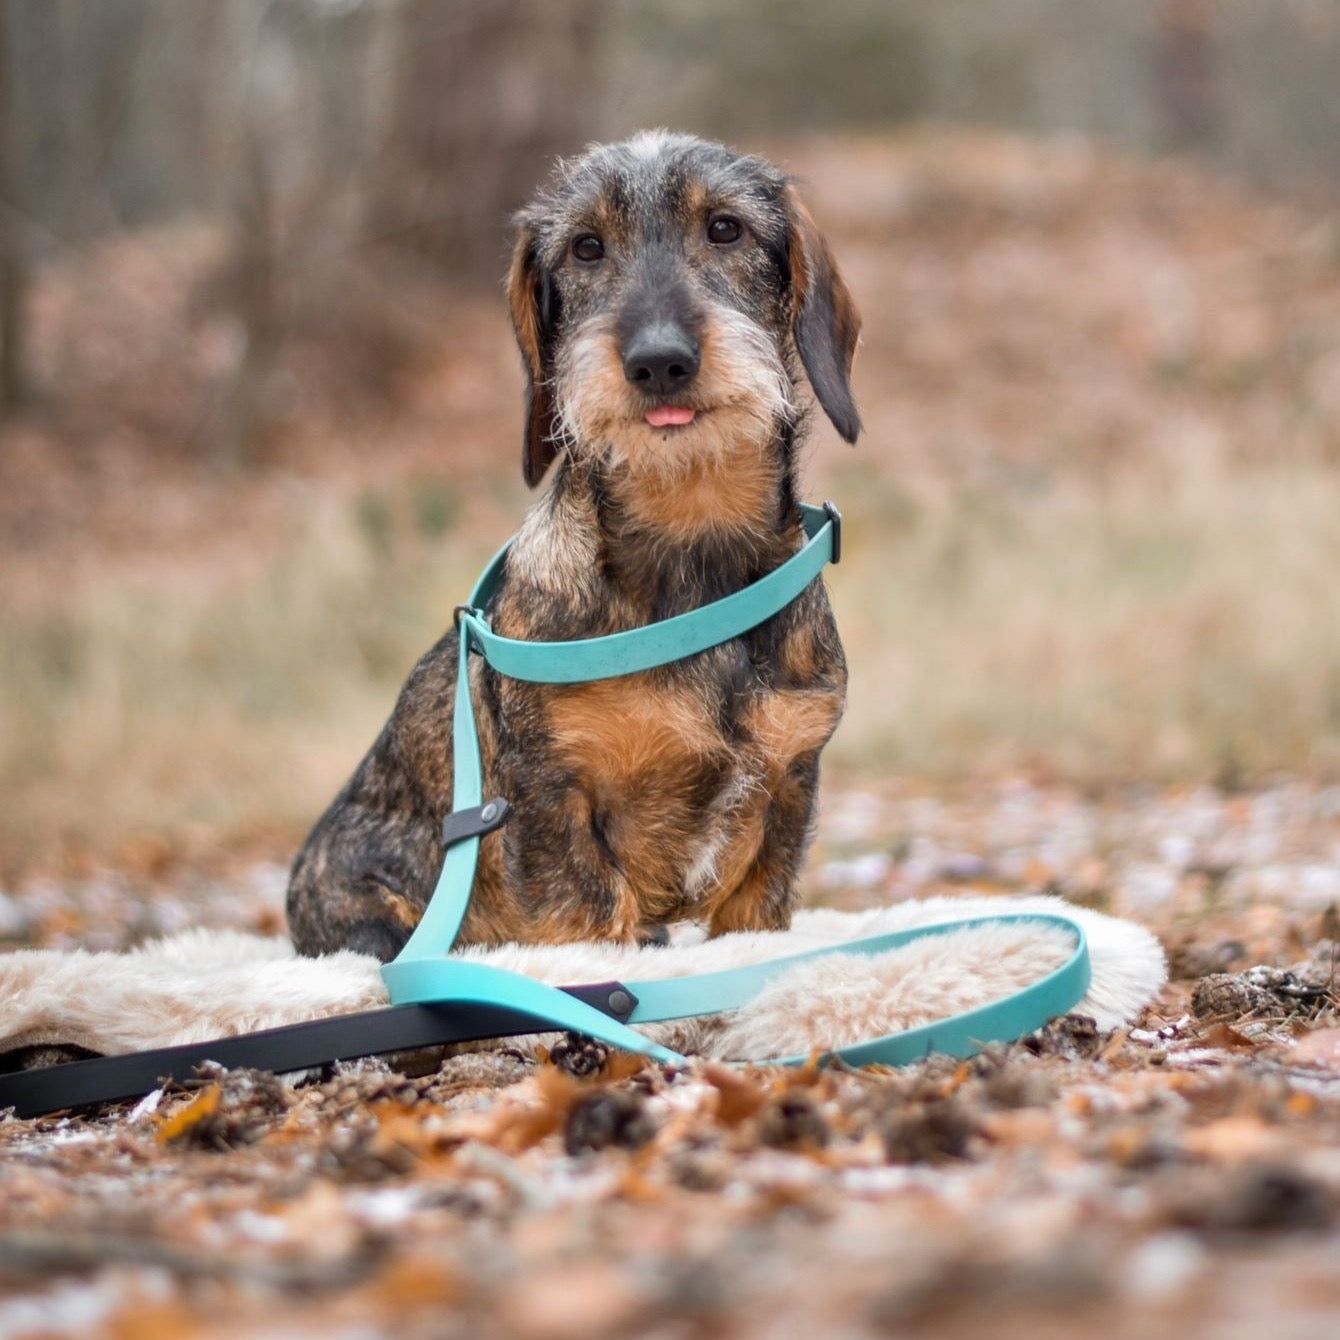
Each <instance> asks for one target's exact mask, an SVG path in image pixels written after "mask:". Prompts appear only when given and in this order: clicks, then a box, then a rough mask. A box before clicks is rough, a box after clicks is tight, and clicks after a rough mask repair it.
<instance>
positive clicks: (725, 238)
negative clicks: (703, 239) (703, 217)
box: [707, 214, 744, 247]
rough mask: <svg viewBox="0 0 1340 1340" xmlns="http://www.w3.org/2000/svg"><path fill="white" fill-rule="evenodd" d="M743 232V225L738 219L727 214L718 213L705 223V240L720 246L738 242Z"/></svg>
mask: <svg viewBox="0 0 1340 1340" xmlns="http://www.w3.org/2000/svg"><path fill="white" fill-rule="evenodd" d="M743 233H744V227H743V225H742V224H741V223H740V220H739V219H733V218H731V216H730V215H729V214H718V215H717V216H716V218H714V219H712V220H711V221H710V222H709V223H708V225H707V240H708V241H709V242H715V243H716V244H717V245H718V246H722V247H724V246H728V245H729V244H730V243H731V242H738V241H739V240H740V238H741V236H742V235H743Z"/></svg>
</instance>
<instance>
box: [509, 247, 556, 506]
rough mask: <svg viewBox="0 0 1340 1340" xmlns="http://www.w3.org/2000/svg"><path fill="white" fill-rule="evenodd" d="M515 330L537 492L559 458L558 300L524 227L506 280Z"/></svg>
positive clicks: (527, 454) (525, 466)
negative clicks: (553, 366) (554, 360)
mask: <svg viewBox="0 0 1340 1340" xmlns="http://www.w3.org/2000/svg"><path fill="white" fill-rule="evenodd" d="M507 299H508V302H509V303H510V305H511V308H512V326H513V328H514V329H515V331H516V342H517V344H518V345H520V346H521V358H522V361H523V362H524V363H525V366H526V440H525V445H524V446H523V447H522V450H521V472H522V474H523V475H524V476H525V479H526V483H527V484H529V485H530V487H531V488H534V487H535V486H536V485H537V484H538V483H539V482H540V480H541V479H543V478H544V472H545V471H546V470H547V469H548V468H549V464H550V462H551V461H552V460H553V459H554V457H555V456H556V455H557V454H558V443H557V441H556V438H557V435H558V411H557V409H556V407H555V405H554V392H553V386H552V378H551V376H550V363H551V356H552V348H553V327H554V321H555V317H556V315H557V306H558V295H557V293H555V291H554V287H553V281H552V280H551V279H550V278H549V276H548V275H547V274H546V273H545V271H544V269H543V267H542V266H541V265H540V262H539V257H538V255H537V254H536V236H535V230H534V229H533V228H532V227H530V226H529V225H528V224H525V223H523V224H522V225H521V229H520V231H519V233H518V234H517V239H516V247H515V249H514V250H513V252H512V267H511V269H510V271H509V272H508V275H507Z"/></svg>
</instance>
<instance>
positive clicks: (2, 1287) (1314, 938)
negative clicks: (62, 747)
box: [0, 781, 1340, 1340]
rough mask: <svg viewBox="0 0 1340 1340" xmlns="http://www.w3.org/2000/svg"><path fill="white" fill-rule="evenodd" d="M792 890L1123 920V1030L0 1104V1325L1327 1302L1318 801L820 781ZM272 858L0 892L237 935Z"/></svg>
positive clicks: (381, 1323)
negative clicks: (797, 1065) (65, 1106)
mask: <svg viewBox="0 0 1340 1340" xmlns="http://www.w3.org/2000/svg"><path fill="white" fill-rule="evenodd" d="M807 886H808V887H809V888H811V889H812V890H813V892H814V900H815V901H819V902H823V903H826V904H829V905H833V906H840V907H848V908H859V907H867V906H871V905H874V904H876V903H880V902H886V901H889V900H893V899H900V898H908V897H917V896H926V895H929V894H932V893H946V892H948V893H952V892H965V893H966V892H977V893H980V892H988V893H1011V892H1036V891H1039V890H1051V891H1054V892H1060V893H1062V894H1064V895H1065V896H1067V897H1068V898H1070V899H1072V900H1073V901H1076V902H1078V903H1080V904H1082V905H1086V906H1092V907H1097V908H1101V909H1103V910H1106V911H1109V912H1113V913H1115V914H1118V915H1124V916H1129V917H1134V918H1136V919H1138V920H1140V921H1142V922H1143V923H1145V924H1146V925H1149V926H1152V927H1154V928H1155V929H1156V930H1157V931H1158V933H1159V935H1160V937H1161V939H1162V941H1163V943H1164V945H1165V948H1166V949H1167V951H1168V955H1169V961H1170V971H1171V978H1170V981H1169V983H1168V985H1167V986H1166V987H1165V988H1164V989H1163V990H1162V991H1161V992H1160V994H1159V995H1158V997H1157V999H1156V1000H1155V1001H1154V1002H1153V1004H1152V1005H1151V1007H1150V1009H1149V1010H1148V1011H1147V1012H1146V1013H1145V1014H1144V1015H1143V1016H1142V1017H1140V1018H1138V1019H1136V1020H1133V1021H1132V1022H1131V1026H1129V1027H1127V1028H1122V1029H1118V1030H1117V1031H1116V1032H1114V1033H1110V1034H1103V1033H1098V1032H1097V1031H1096V1030H1095V1029H1094V1028H1093V1026H1092V1023H1091V1021H1087V1020H1084V1019H1082V1018H1079V1017H1076V1016H1070V1017H1067V1018H1066V1019H1063V1020H1060V1021H1058V1022H1057V1023H1056V1024H1054V1025H1053V1026H1051V1027H1050V1028H1049V1029H1048V1030H1047V1031H1046V1032H1045V1033H1043V1034H1042V1035H1040V1036H1039V1037H1037V1038H1035V1039H1032V1040H1030V1041H1028V1042H1026V1043H1023V1044H1019V1045H1016V1046H1013V1047H1009V1048H1000V1049H996V1050H994V1051H992V1052H990V1053H988V1054H986V1055H984V1056H982V1057H980V1058H978V1059H977V1060H975V1061H971V1062H962V1063H959V1062H952V1061H947V1060H937V1059H932V1060H929V1061H927V1062H925V1063H923V1064H921V1065H918V1066H915V1067H911V1068H908V1069H905V1070H901V1071H882V1070H868V1071H863V1072H858V1071H833V1070H809V1071H801V1072H786V1071H777V1070H767V1069H759V1070H754V1071H744V1072H741V1071H734V1070H728V1069H726V1068H725V1067H721V1066H719V1065H713V1064H703V1063H695V1065H694V1066H693V1068H692V1069H690V1070H688V1071H686V1072H680V1073H673V1074H672V1073H668V1072H664V1071H662V1070H660V1069H658V1068H656V1067H652V1066H645V1067H644V1066H642V1065H640V1064H638V1063H632V1062H629V1060H628V1058H626V1057H621V1056H617V1055H616V1056H610V1055H608V1054H604V1053H603V1052H601V1051H600V1050H599V1049H592V1048H580V1047H577V1048H574V1047H571V1046H568V1047H563V1048H558V1049H556V1050H555V1051H554V1052H553V1053H552V1054H551V1056H550V1059H549V1060H548V1061H547V1062H545V1063H542V1064H541V1063H537V1062H535V1061H533V1060H528V1059H525V1058H523V1057H521V1056H520V1055H519V1054H517V1053H512V1052H509V1051H508V1050H507V1049H506V1048H505V1047H502V1048H500V1049H498V1050H494V1051H490V1052H485V1053H481V1054H475V1055H465V1056H457V1057H454V1058H449V1059H446V1060H442V1059H441V1057H440V1055H437V1054H421V1055H418V1056H416V1057H415V1058H413V1060H412V1064H403V1063H402V1065H401V1067H400V1068H396V1066H395V1065H394V1064H389V1063H387V1062H382V1061H367V1062H361V1063H355V1064H349V1065H341V1066H339V1067H336V1068H334V1070H332V1071H330V1072H327V1073H325V1074H322V1075H320V1076H316V1077H314V1078H312V1079H310V1080H309V1081H308V1082H306V1083H304V1084H301V1085H297V1086H294V1085H289V1084H284V1083H280V1082H278V1081H276V1080H274V1079H273V1078H272V1077H269V1076H266V1075H263V1074H260V1073H256V1072H249V1071H237V1072H231V1073H218V1074H206V1075H203V1076H202V1077H201V1079H200V1080H199V1081H198V1082H197V1083H195V1084H192V1085H190V1086H187V1087H185V1088H182V1087H173V1088H171V1089H169V1090H167V1091H159V1092H157V1093H155V1094H153V1095H151V1096H150V1097H149V1098H148V1099H146V1100H145V1101H143V1102H141V1103H138V1104H131V1103H126V1104H122V1105H120V1106H117V1107H114V1108H111V1109H107V1110H104V1111H101V1112H98V1113H92V1114H83V1115H78V1114H77V1115H68V1116H56V1117H51V1118H44V1119H38V1120H33V1121H18V1120H14V1119H12V1118H11V1119H8V1120H3V1121H0V1159H3V1164H4V1176H3V1181H2V1186H3V1190H0V1335H3V1336H6V1337H11V1336H15V1337H17V1336H75V1335H79V1336H89V1335H107V1336H126V1337H131V1336H133V1337H137V1338H138V1337H153V1336H159V1335H162V1336H168V1335H172V1336H178V1337H193V1336H219V1337H225V1336H234V1335H238V1334H246V1335H257V1336H263V1335H276V1336H290V1335H291V1336H306V1335H313V1336H315V1335H321V1336H325V1337H337V1336H350V1337H354V1336H362V1335H372V1334H384V1333H387V1332H389V1331H392V1330H394V1332H395V1333H396V1334H398V1335H405V1336H416V1335H423V1336H455V1335H460V1336H470V1335H480V1334H486V1335H490V1336H498V1337H534V1338H535V1340H568V1338H569V1337H574V1338H575V1337H578V1336H590V1337H600V1336H611V1335H638V1336H666V1337H676V1336H687V1335H713V1336H722V1337H728V1336H763V1337H774V1336H776V1337H787V1336H799V1335H824V1336H828V1335H852V1336H858V1335H885V1334H893V1335H919V1334H935V1335H944V1336H960V1335H961V1336H965V1337H967V1336H987V1335H990V1336H996V1335H999V1336H1010V1337H1014V1336H1019V1337H1023V1336H1025V1335H1028V1336H1034V1337H1036V1336H1044V1337H1045V1336H1052V1335H1056V1336H1061V1335H1067V1336H1071V1335H1077V1334H1096V1333H1100V1332H1101V1333H1103V1334H1107V1335H1112V1336H1130V1337H1136V1336H1140V1337H1158V1336H1164V1335H1167V1336H1174V1335H1176V1336H1188V1335H1206V1336H1216V1337H1217V1336H1223V1337H1239V1336H1243V1337H1246V1336H1250V1335H1258V1334H1260V1333H1261V1332H1262V1331H1267V1330H1268V1331H1269V1332H1270V1333H1271V1334H1272V1335H1275V1336H1279V1337H1281V1340H1283V1338H1284V1337H1294V1336H1297V1337H1304V1336H1307V1337H1313V1336H1316V1335H1318V1334H1329V1333H1330V1332H1331V1331H1332V1330H1333V1329H1334V1327H1335V1325H1336V1323H1337V1320H1340V1282H1338V1281H1337V1279H1336V1277H1335V1271H1334V1262H1335V1260H1336V1253H1337V1251H1340V980H1337V976H1336V968H1337V954H1340V917H1337V911H1336V900H1337V899H1340V789H1337V788H1334V787H1332V788H1329V789H1328V788H1319V787H1315V786H1309V785H1305V784H1301V783H1284V782H1281V783H1278V784H1276V785H1273V786H1270V787H1266V788H1262V789H1260V790H1257V791H1254V792H1251V793H1243V794H1234V795H1227V794H1223V793H1221V792H1219V791H1216V790H1214V789H1212V788H1196V789H1182V790H1166V789H1163V790H1160V789H1157V788H1140V787H1133V788H1126V789H1124V790H1122V791H1120V792H1114V793H1110V794H1108V795H1107V796H1106V797H1104V798H1103V799H1101V800H1097V799H1093V798H1086V797H1085V796H1084V795H1083V794H1081V793H1079V792H1076V791H1074V790H1071V789H1067V788H1062V787H1055V786H1053V787H1037V786H1033V785H1030V784H1028V783H1025V782H1019V781H1016V782H1011V783H1005V784H996V785H983V786H974V787H960V788H956V789H950V790H949V791H948V792H947V791H946V790H945V789H944V788H936V789H934V790H931V789H927V788H915V787H911V786H908V785H893V784H890V785H889V786H887V787H885V788H884V789H882V790H860V791H845V792H842V791H838V792H833V793H830V795H829V796H828V798H827V800H826V803H825V807H824V818H823V821H822V825H821V830H820V836H819V839H818V842H817V845H816V849H815V851H814V854H813V857H812V859H811V862H810V868H809V871H808V874H807ZM282 888H283V872H282V870H281V869H279V868H276V867H272V866H257V867H248V868H245V869H242V870H239V871H238V872H236V873H235V874H234V875H233V877H232V878H231V879H229V880H228V881H226V882H219V881H218V880H210V881H205V882H202V883H200V884H199V885H198V886H195V887H192V886H190V885H189V884H188V885H186V886H183V885H181V884H176V885H174V886H173V887H172V888H170V889H169V888H165V887H162V886H157V887H155V886H153V885H152V884H146V883H144V882H143V880H142V878H140V877H129V876H116V875H105V874H104V875H98V876H89V877H87V878H85V879H83V880H62V881H52V882H51V883H49V884H46V885H43V886H41V887H39V888H37V889H34V890H32V891H30V895H29V896H28V897H27V898H25V899H24V900H23V902H22V903H21V904H20V903H19V902H18V901H17V900H9V901H8V902H6V903H4V904H0V914H3V915H4V916H5V917H6V918H8V923H7V927H6V929H7V931H8V933H9V935H10V936H11V937H12V938H14V939H16V940H18V941H21V942H23V943H29V944H40V945H45V946H51V947H62V946H71V945H74V944H84V945H90V944H93V945H99V946H106V947H115V946H117V945H121V944H125V943H128V942H130V941H132V940H134V939H136V938H139V937H140V936H142V935H144V934H145V933H147V932H154V931H161V930H171V929H174V928H176V927H178V926H181V925H183V924H187V923H190V924H212V925H226V926H233V927H239V928H245V929H255V930H271V931H272V930H274V929H275V928H276V926H277V925H279V924H280V922H281V920H282V901H281V900H282Z"/></svg>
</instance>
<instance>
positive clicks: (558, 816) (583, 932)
mask: <svg viewBox="0 0 1340 1340" xmlns="http://www.w3.org/2000/svg"><path fill="white" fill-rule="evenodd" d="M514 793H515V794H516V795H517V796H518V799H517V803H516V804H515V806H514V816H515V817H514V819H513V822H512V823H511V824H510V825H509V827H508V829H507V830H506V838H505V849H506V853H507V855H506V865H507V869H508V874H509V876H510V877H511V882H512V883H513V884H514V885H515V887H516V889H517V894H518V896H517V897H516V899H515V900H514V902H513V906H515V907H516V908H517V909H518V911H519V913H520V915H521V916H522V917H524V918H525V921H524V924H520V925H517V926H508V927H490V928H489V934H488V938H490V939H518V940H530V941H534V942H537V943H542V944H552V943H561V942H564V941H571V940H618V941H623V942H629V943H631V942H632V941H633V940H634V939H635V937H636V935H637V933H638V930H639V926H640V921H641V916H640V913H639V909H638V901H637V898H636V896H635V895H634V892H633V889H632V887H631V885H630V883H629V880H628V878H627V875H626V873H625V872H624V870H623V868H622V866H621V864H620V862H619V860H618V857H617V856H616V855H615V853H614V851H613V850H612V848H611V846H610V844H609V841H608V839H607V836H606V834H605V832H604V828H603V823H602V820H601V816H600V814H599V811H598V810H597V809H596V807H595V806H593V805H592V803H591V800H590V798H589V797H588V796H587V795H586V794H585V792H584V791H583V790H582V789H581V787H580V786H578V785H576V784H573V783H572V782H571V781H570V780H567V781H563V782H560V781H558V780H557V779H554V780H553V781H552V782H550V781H549V780H548V779H545V778H543V777H538V778H536V777H532V778H530V779H528V782H527V783H525V784H521V785H518V786H517V787H516V788H515V790H514Z"/></svg>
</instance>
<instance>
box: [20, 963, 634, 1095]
mask: <svg viewBox="0 0 1340 1340" xmlns="http://www.w3.org/2000/svg"><path fill="white" fill-rule="evenodd" d="M563 990H564V991H565V992H566V993H567V994H568V995H570V996H575V997H576V998H577V999H578V1000H581V1001H585V1002H586V1004H588V1005H592V1006H594V1007H595V1008H596V1009H598V1010H599V1011H600V1012H601V1013H602V1014H607V1015H609V1016H610V1017H611V1018H613V1019H617V1020H619V1021H620V1022H621V1023H622V1022H623V1021H624V1020H626V1019H627V1018H628V1016H629V1015H630V1014H631V1013H632V1012H633V1010H634V1009H635V1008H636V1006H637V999H636V997H635V996H634V995H633V993H632V992H631V991H629V990H628V988H627V987H626V986H624V985H623V984H622V983H621V982H597V983H594V984H591V985H587V986H566V987H564V988H563ZM553 1028H554V1025H553V1024H552V1023H551V1022H549V1021H548V1020H546V1019H543V1018H540V1017H538V1016H536V1015H533V1014H529V1013H527V1012H526V1011H524V1010H516V1009H511V1008H509V1007H507V1006H503V1005H492V1004H488V1005H484V1004H473V1003H464V1002H445V1003H443V1004H441V1005H392V1006H390V1007H389V1008H387V1009H383V1010H368V1011H365V1012H364V1013H362V1014H339V1015H335V1016H334V1017H333V1018H330V1019H317V1020H314V1021H312V1022H311V1023H305V1024H286V1025H285V1026H284V1027H282V1028H267V1029H263V1030H262V1031H261V1032H259V1033H245V1034H242V1035H240V1036H238V1037H231V1038H214V1039H212V1040H210V1041H208V1042H191V1043H187V1044H185V1045H183V1046H180V1047H159V1048H157V1049H156V1050H154V1051H147V1052H132V1053H130V1054H129V1055H127V1056H103V1057H98V1058H97V1059H95V1060H89V1061H70V1062H67V1063H66V1064H65V1065H53V1066H46V1067H44V1068H43V1069H40V1070H20V1071H16V1072H15V1073H13V1074H9V1075H0V1111H3V1110H4V1109H5V1108H11V1107H12V1108H13V1109H14V1115H15V1116H17V1117H40V1116H44V1115H45V1114H46V1113H48V1112H57V1111H60V1110H62V1109H64V1108H74V1107H86V1106H88V1105H89V1104H91V1103H110V1102H116V1101H119V1100H121V1099H125V1098H138V1097H140V1096H142V1095H143V1094H146V1093H151V1092H152V1091H153V1090H154V1089H156V1088H158V1087H159V1086H160V1085H161V1084H163V1083H164V1082H165V1081H167V1080H170V1079H175V1080H184V1079H189V1078H190V1077H191V1075H192V1073H193V1071H194V1070H195V1068H196V1067H197V1066H199V1065H201V1064H202V1063H203V1062H205V1061H215V1062H217V1063H218V1064H219V1065H221V1066H227V1067H230V1068H231V1067H238V1066H250V1067H253V1068H255V1069H258V1070H272V1071H275V1072H276V1073H279V1074H283V1073H284V1072H286V1071H291V1070H308V1069H311V1068H312V1067H314V1066H323V1065H330V1064H331V1063H333V1062H335V1061H344V1060H351V1059H353V1058H354V1057H358V1056H381V1055H384V1054H385V1053H387V1052H399V1051H413V1050H415V1049H416V1048H419V1047H440V1046H445V1045H447V1044H449V1043H453V1042H480V1041H483V1040H485V1039H488V1038H507V1037H519V1036H521V1035H522V1034H526V1033H548V1032H552V1031H553Z"/></svg>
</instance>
